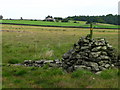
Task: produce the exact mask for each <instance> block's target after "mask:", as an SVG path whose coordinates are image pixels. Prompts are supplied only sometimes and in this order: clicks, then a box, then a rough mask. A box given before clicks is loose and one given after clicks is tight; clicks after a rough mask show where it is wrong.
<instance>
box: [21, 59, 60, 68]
mask: <svg viewBox="0 0 120 90" xmlns="http://www.w3.org/2000/svg"><path fill="white" fill-rule="evenodd" d="M21 65H23V66H27V67H32V66H33V67H43V66H45V65H48V66H49V67H62V62H61V61H60V60H38V61H33V60H25V61H24V62H23V63H22V64H21Z"/></svg>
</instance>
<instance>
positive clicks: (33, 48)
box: [2, 25, 120, 88]
mask: <svg viewBox="0 0 120 90" xmlns="http://www.w3.org/2000/svg"><path fill="white" fill-rule="evenodd" d="M2 27H3V30H9V31H3V32H2V40H3V43H2V46H3V47H2V50H3V52H2V58H3V60H2V62H3V73H2V75H3V78H2V81H3V88H117V87H118V69H117V68H113V69H110V70H106V71H103V72H102V73H101V74H99V75H95V74H94V73H91V72H89V71H86V70H78V71H75V72H73V73H66V72H65V71H64V70H62V69H58V68H48V66H47V65H46V66H45V67H43V68H38V67H21V66H13V65H8V64H15V63H22V62H23V61H24V60H41V59H46V60H48V59H52V60H54V59H61V58H62V55H63V54H64V53H65V52H67V51H68V50H69V49H71V48H72V46H73V44H74V43H75V42H77V41H78V40H79V38H80V37H81V36H86V35H87V34H88V33H89V29H78V28H55V27H54V28H53V27H34V26H17V25H3V26H2ZM102 30H103V29H102ZM10 31H16V32H10ZM100 31H101V30H100V29H95V30H94V35H93V37H94V38H97V37H104V38H106V39H107V40H108V41H109V43H110V44H112V45H113V47H114V48H115V49H117V48H118V36H117V35H118V31H117V30H108V29H104V32H100ZM117 53H118V54H120V53H119V51H117Z"/></svg>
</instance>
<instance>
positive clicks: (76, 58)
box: [62, 35, 118, 72]
mask: <svg viewBox="0 0 120 90" xmlns="http://www.w3.org/2000/svg"><path fill="white" fill-rule="evenodd" d="M117 62H118V61H117V57H116V54H115V50H114V48H113V47H112V46H111V45H110V44H109V43H108V42H107V41H106V40H105V39H103V38H97V39H96V40H95V39H90V35H87V36H86V37H82V38H80V39H79V41H78V42H77V43H76V44H74V47H73V49H71V50H69V51H68V52H67V53H65V54H64V55H63V58H62V67H63V68H64V69H65V70H66V71H67V72H72V71H74V70H76V69H87V70H90V71H92V72H99V71H103V70H106V69H109V68H111V67H114V66H115V65H117Z"/></svg>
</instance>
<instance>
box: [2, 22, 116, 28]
mask: <svg viewBox="0 0 120 90" xmlns="http://www.w3.org/2000/svg"><path fill="white" fill-rule="evenodd" d="M0 22H1V23H15V24H31V25H48V26H81V27H89V24H85V23H86V22H85V21H78V23H73V22H72V21H70V22H66V23H65V22H48V21H30V20H2V21H0ZM93 27H96V28H118V26H117V25H112V24H101V23H97V24H94V25H93Z"/></svg>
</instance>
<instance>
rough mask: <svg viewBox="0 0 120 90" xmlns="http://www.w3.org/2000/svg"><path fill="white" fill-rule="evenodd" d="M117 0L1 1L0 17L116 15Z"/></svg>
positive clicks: (40, 17)
mask: <svg viewBox="0 0 120 90" xmlns="http://www.w3.org/2000/svg"><path fill="white" fill-rule="evenodd" d="M118 1H119V0H1V2H2V3H1V2H0V15H3V17H4V18H14V19H19V18H20V17H23V19H44V18H45V17H46V16H47V15H51V16H53V17H67V16H74V15H106V14H118Z"/></svg>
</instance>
